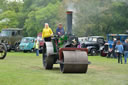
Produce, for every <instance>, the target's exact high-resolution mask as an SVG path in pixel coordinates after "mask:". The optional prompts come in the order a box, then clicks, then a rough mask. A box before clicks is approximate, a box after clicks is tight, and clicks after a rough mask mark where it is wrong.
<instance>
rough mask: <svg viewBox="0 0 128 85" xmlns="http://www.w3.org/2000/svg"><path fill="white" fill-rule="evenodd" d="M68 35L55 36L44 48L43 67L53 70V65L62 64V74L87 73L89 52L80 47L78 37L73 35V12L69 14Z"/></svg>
mask: <svg viewBox="0 0 128 85" xmlns="http://www.w3.org/2000/svg"><path fill="white" fill-rule="evenodd" d="M67 25H68V26H67V33H65V35H63V36H57V35H54V37H53V38H52V40H51V41H50V42H45V44H44V47H43V66H44V68H45V69H48V70H51V69H52V68H53V64H60V71H61V72H62V73H86V72H87V69H88V55H87V52H88V50H87V49H86V48H80V47H79V41H78V37H76V36H75V35H73V34H72V11H68V12H67Z"/></svg>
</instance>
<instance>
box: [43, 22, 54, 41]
mask: <svg viewBox="0 0 128 85" xmlns="http://www.w3.org/2000/svg"><path fill="white" fill-rule="evenodd" d="M51 36H53V32H52V29H51V28H50V27H49V25H48V23H45V27H44V28H43V31H42V38H44V40H45V41H51Z"/></svg>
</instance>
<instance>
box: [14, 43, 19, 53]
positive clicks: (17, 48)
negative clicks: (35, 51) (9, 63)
mask: <svg viewBox="0 0 128 85" xmlns="http://www.w3.org/2000/svg"><path fill="white" fill-rule="evenodd" d="M18 51H19V45H18V44H16V45H15V52H18Z"/></svg>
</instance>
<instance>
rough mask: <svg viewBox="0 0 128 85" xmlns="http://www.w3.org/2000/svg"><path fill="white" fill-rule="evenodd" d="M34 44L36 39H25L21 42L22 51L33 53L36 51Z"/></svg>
mask: <svg viewBox="0 0 128 85" xmlns="http://www.w3.org/2000/svg"><path fill="white" fill-rule="evenodd" d="M34 43H35V38H34V37H24V38H22V40H21V43H20V45H19V47H20V50H21V51H24V52H27V51H30V52H33V51H34Z"/></svg>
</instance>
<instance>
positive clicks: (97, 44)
mask: <svg viewBox="0 0 128 85" xmlns="http://www.w3.org/2000/svg"><path fill="white" fill-rule="evenodd" d="M104 43H105V41H104V37H103V36H90V37H88V41H86V42H85V43H82V48H87V49H88V54H91V56H95V55H97V54H98V53H99V52H100V48H102V47H103V46H104Z"/></svg>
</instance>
